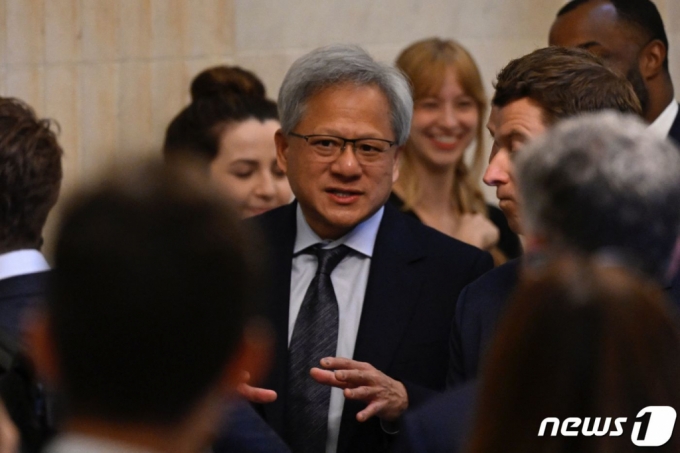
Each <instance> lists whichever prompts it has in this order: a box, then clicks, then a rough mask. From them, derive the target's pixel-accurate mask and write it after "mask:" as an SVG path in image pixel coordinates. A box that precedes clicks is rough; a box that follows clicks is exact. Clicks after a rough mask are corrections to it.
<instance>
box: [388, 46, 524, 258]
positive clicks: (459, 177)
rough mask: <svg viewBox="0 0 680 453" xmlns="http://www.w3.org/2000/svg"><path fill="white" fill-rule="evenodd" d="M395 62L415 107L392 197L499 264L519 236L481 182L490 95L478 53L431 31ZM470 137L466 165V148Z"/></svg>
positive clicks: (512, 253)
mask: <svg viewBox="0 0 680 453" xmlns="http://www.w3.org/2000/svg"><path fill="white" fill-rule="evenodd" d="M396 65H397V67H398V68H399V69H401V70H402V71H403V72H404V74H406V76H407V77H408V78H409V80H410V82H411V84H412V87H413V97H414V112H413V122H412V124H411V134H410V136H409V140H408V142H407V143H406V146H405V147H404V149H403V151H402V164H401V169H400V176H399V180H398V181H397V183H396V184H395V187H394V192H393V193H392V196H391V198H390V201H392V202H393V203H394V204H396V205H397V206H399V207H400V208H401V209H402V210H403V211H405V212H407V213H410V214H412V215H414V216H416V217H417V218H418V219H420V220H421V221H422V222H423V223H425V224H426V225H429V226H431V227H433V228H435V229H437V230H439V231H441V232H443V233H445V234H448V235H449V236H452V237H454V238H456V239H459V240H461V241H463V242H467V243H469V244H472V245H474V246H476V247H479V248H481V249H484V250H488V251H490V252H491V253H492V255H494V260H495V261H496V264H500V263H502V262H504V261H506V260H507V259H509V258H515V257H517V256H519V255H520V253H521V246H520V243H519V239H518V237H517V236H516V235H515V234H514V233H513V232H512V231H511V230H510V228H509V227H508V224H507V221H506V219H505V217H504V216H503V213H502V212H501V211H500V210H499V209H498V208H496V207H493V206H489V205H487V204H486V202H485V200H484V196H483V195H482V192H481V190H480V185H479V184H480V180H481V170H482V167H483V165H484V149H483V147H484V143H483V122H484V119H485V116H486V106H487V100H486V96H485V94H484V88H483V87H482V81H481V77H480V75H479V69H478V68H477V66H476V65H475V62H474V60H473V59H472V57H471V56H470V54H469V53H468V52H467V51H466V50H465V49H464V48H463V47H462V46H461V45H460V44H458V43H456V42H455V41H451V40H447V41H445V40H441V39H438V38H431V39H427V40H424V41H419V42H416V43H414V44H412V45H410V46H409V47H407V48H406V49H405V50H404V51H403V52H402V53H401V54H400V55H399V57H398V58H397V62H396ZM473 142H474V143H475V146H474V151H473V152H474V155H473V156H472V159H470V161H471V165H470V166H468V164H467V163H466V162H465V159H464V154H465V151H466V150H467V149H468V148H469V146H470V145H471V144H472V143H473Z"/></svg>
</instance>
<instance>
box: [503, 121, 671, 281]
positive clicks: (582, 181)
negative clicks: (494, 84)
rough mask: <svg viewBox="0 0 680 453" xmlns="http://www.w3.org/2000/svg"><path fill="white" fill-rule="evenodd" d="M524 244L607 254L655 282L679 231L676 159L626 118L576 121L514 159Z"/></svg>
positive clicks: (665, 144)
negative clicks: (525, 237) (520, 201)
mask: <svg viewBox="0 0 680 453" xmlns="http://www.w3.org/2000/svg"><path fill="white" fill-rule="evenodd" d="M516 165H517V173H518V184H519V189H520V196H521V198H522V199H523V200H525V202H524V203H523V217H522V218H523V222H524V224H525V228H526V233H527V236H528V237H529V242H530V243H531V242H533V243H534V244H539V245H543V246H545V249H551V250H555V249H567V250H575V251H578V252H581V253H587V254H590V253H609V254H611V255H614V256H615V257H616V258H617V259H619V260H621V261H622V262H623V263H625V264H626V265H628V266H630V267H632V268H634V269H637V270H639V271H641V272H644V273H645V274H646V275H648V276H650V277H654V278H657V279H660V280H661V279H663V278H664V276H665V275H666V273H667V271H668V266H669V262H670V259H671V255H672V253H673V247H674V244H675V242H676V240H677V238H678V233H679V231H680V203H678V200H679V199H680V178H679V177H678V175H680V152H679V151H678V149H677V148H676V147H675V146H674V145H673V144H672V143H670V142H669V141H668V140H666V139H661V138H658V137H657V136H655V134H654V133H653V132H650V131H649V130H648V129H647V128H646V126H645V125H644V124H643V123H642V122H641V121H640V120H639V119H638V118H637V117H634V116H632V115H630V116H623V115H621V114H618V113H614V112H604V113H597V114H588V115H583V116H580V117H577V118H574V119H569V120H566V121H564V122H563V123H560V124H558V125H557V126H555V127H554V128H553V129H551V130H550V131H549V132H548V133H546V134H544V135H543V136H541V137H539V138H537V139H536V140H534V141H532V142H531V143H529V144H528V145H527V146H526V147H525V148H524V149H523V150H522V152H521V153H519V154H518V156H517V159H516Z"/></svg>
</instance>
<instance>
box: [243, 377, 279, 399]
mask: <svg viewBox="0 0 680 453" xmlns="http://www.w3.org/2000/svg"><path fill="white" fill-rule="evenodd" d="M248 381H250V373H248V372H247V371H244V372H243V382H241V383H240V384H239V385H238V387H236V390H237V391H238V393H239V394H240V395H241V396H242V397H244V398H245V399H247V400H248V401H250V402H251V403H256V404H263V403H271V402H273V401H276V396H277V395H276V392H275V391H274V390H268V389H263V388H260V387H253V386H252V385H248Z"/></svg>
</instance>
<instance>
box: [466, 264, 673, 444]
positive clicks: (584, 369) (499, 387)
mask: <svg viewBox="0 0 680 453" xmlns="http://www.w3.org/2000/svg"><path fill="white" fill-rule="evenodd" d="M670 308H671V305H670V304H669V303H668V301H667V300H666V299H665V294H664V292H663V291H662V290H661V289H660V288H659V287H657V285H656V284H655V283H653V282H651V281H648V280H645V279H643V278H641V277H639V276H638V275H635V274H633V273H630V271H628V270H627V269H624V268H622V267H616V266H611V265H608V264H607V263H606V261H600V262H598V261H597V260H596V259H593V258H576V257H573V256H567V257H562V258H559V259H557V260H555V261H553V262H552V263H550V264H549V265H548V266H547V267H545V268H542V269H539V270H534V271H533V272H526V273H525V275H523V280H522V281H521V283H520V286H519V288H518V290H517V292H516V294H515V296H514V298H513V299H512V301H511V304H510V305H509V306H508V312H507V315H506V316H505V318H504V319H503V322H502V324H501V326H500V328H499V331H498V334H497V336H496V338H495V341H494V342H493V344H492V346H491V349H490V351H489V355H488V356H487V362H486V365H487V366H486V368H485V369H484V374H483V378H482V382H483V384H482V389H481V394H480V399H479V403H480V404H479V406H478V408H479V411H478V414H477V415H478V418H477V420H476V424H475V428H474V432H473V435H472V438H471V444H470V447H471V449H470V450H469V451H472V452H480V453H481V452H497V451H506V452H524V453H530V452H574V451H579V452H601V451H612V452H614V451H615V452H627V451H631V452H632V451H638V450H636V449H637V448H638V447H636V446H635V445H634V444H633V442H632V441H631V434H632V429H633V426H634V422H635V419H636V417H637V415H638V412H640V411H641V410H642V409H644V408H645V407H647V406H671V407H673V408H675V409H676V410H677V409H678V408H680V387H679V386H678V382H680V360H678V358H679V357H680V333H679V331H678V328H677V319H676V318H675V317H673V315H674V314H675V313H671V311H670ZM547 417H555V418H557V419H559V421H560V422H562V421H564V420H565V419H567V418H569V417H579V418H580V419H581V424H580V425H578V426H576V427H573V428H571V430H572V431H578V435H575V436H573V437H572V436H564V435H562V434H561V429H562V428H561V426H560V427H559V429H558V432H557V434H556V435H555V436H552V435H551V433H552V430H553V423H549V424H547V428H546V429H545V431H544V436H539V435H538V433H539V430H540V427H541V423H542V422H543V420H544V419H545V418H547ZM586 417H588V418H589V419H588V426H586V425H585V420H586ZM598 417H599V421H598V422H597V423H598V425H597V426H595V423H596V418H598ZM608 417H609V421H607V418H608ZM617 417H625V418H626V421H625V422H623V423H622V424H621V426H622V429H623V433H621V434H622V435H619V436H618V437H617V436H611V435H610V432H615V431H616V430H617V427H616V426H615V418H617ZM620 422H621V421H620ZM583 429H585V430H586V431H592V430H593V429H595V430H597V431H602V432H603V434H602V435H596V436H593V435H590V436H585V435H583V434H582V430H583ZM676 431H677V428H676ZM650 432H651V429H650ZM643 434H644V433H643ZM679 447H680V436H677V435H675V436H673V437H671V438H670V441H669V442H668V443H667V444H666V445H665V446H664V447H663V449H662V451H678V448H679Z"/></svg>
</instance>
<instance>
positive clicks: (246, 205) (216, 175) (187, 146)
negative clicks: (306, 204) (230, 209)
mask: <svg viewBox="0 0 680 453" xmlns="http://www.w3.org/2000/svg"><path fill="white" fill-rule="evenodd" d="M191 93H192V98H193V99H192V102H191V104H189V106H187V107H186V108H185V109H184V110H182V111H181V112H180V113H179V115H177V117H175V119H174V120H173V121H172V122H171V123H170V125H169V126H168V129H167V132H166V137H165V145H164V152H165V155H166V156H167V157H171V156H173V155H175V154H181V153H187V152H188V153H191V154H195V155H198V156H200V157H203V158H205V159H207V160H208V161H209V168H210V176H211V178H212V179H213V180H214V181H215V183H217V184H218V185H219V186H220V187H222V188H223V189H224V192H225V193H226V194H227V195H228V196H229V197H230V198H231V199H232V200H233V202H234V204H235V206H236V209H237V210H238V212H239V214H240V215H241V217H243V218H245V217H250V216H253V215H257V214H261V213H263V212H265V211H268V210H270V209H273V208H276V207H278V206H281V205H283V204H285V203H288V202H290V200H291V198H292V192H291V190H290V186H289V185H288V180H287V178H286V175H285V174H284V173H283V171H281V169H280V168H279V166H278V164H277V162H276V147H275V144H274V133H275V132H276V130H277V129H278V128H279V127H280V124H279V121H278V114H277V110H276V104H275V103H274V102H272V101H270V100H268V99H266V97H265V90H264V86H263V85H262V82H260V80H259V79H258V78H257V77H256V76H255V75H254V74H252V73H251V72H249V71H245V70H243V69H241V68H238V67H227V66H218V67H215V68H210V69H207V70H205V71H203V72H202V73H200V74H199V75H198V76H197V77H196V78H195V79H194V81H193V82H192V85H191Z"/></svg>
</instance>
